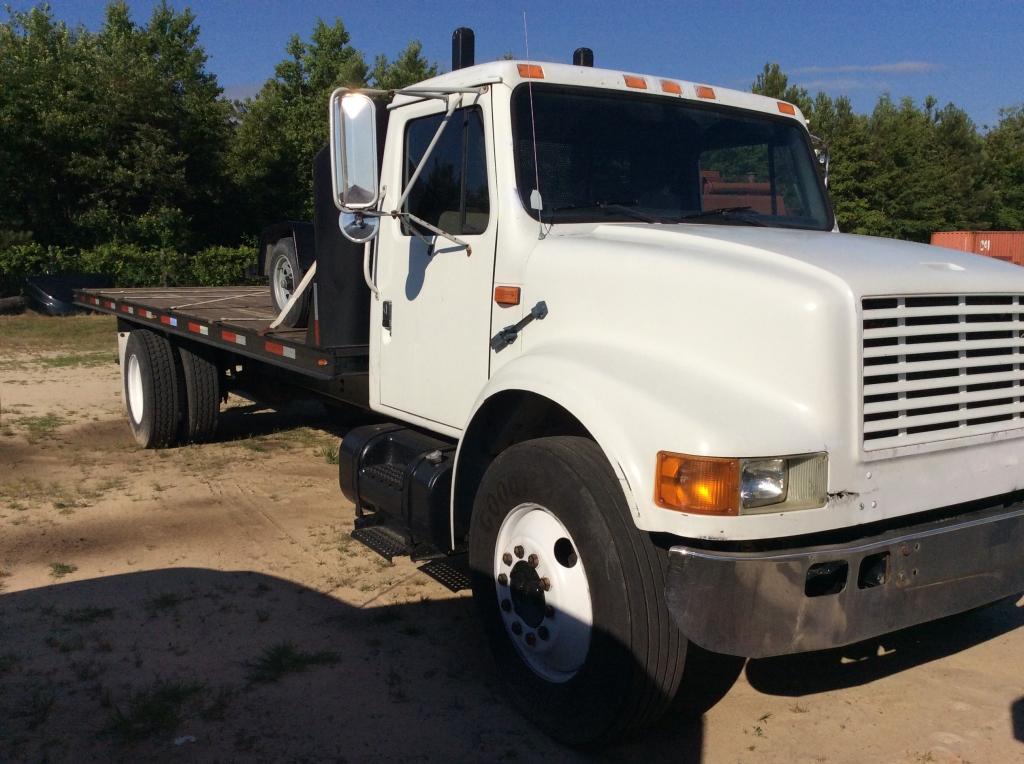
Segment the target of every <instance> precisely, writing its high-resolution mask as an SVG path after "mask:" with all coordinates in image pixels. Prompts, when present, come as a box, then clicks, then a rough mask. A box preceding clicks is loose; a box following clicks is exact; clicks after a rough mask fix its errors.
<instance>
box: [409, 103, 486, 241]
mask: <svg viewBox="0 0 1024 764" xmlns="http://www.w3.org/2000/svg"><path fill="white" fill-rule="evenodd" d="M443 119H444V114H434V115H431V116H429V117H422V118H420V119H413V120H410V121H409V124H408V125H407V126H406V129H405V156H404V170H403V176H404V177H403V182H404V183H408V181H409V178H410V177H412V174H413V173H414V172H415V171H416V166H417V165H418V164H419V163H420V160H421V159H422V158H423V155H424V153H426V150H427V146H429V145H430V141H431V140H432V139H433V137H434V133H436V132H437V128H438V127H439V126H440V124H441V121H442V120H443ZM405 210H406V211H407V212H410V213H412V214H413V215H415V216H416V217H418V218H422V219H423V220H425V221H426V222H428V223H430V224H431V225H434V226H437V227H438V228H440V229H441V230H443V231H447V232H448V233H451V234H456V235H459V234H462V235H473V234H480V233H483V232H484V231H485V230H486V229H487V220H488V218H489V216H490V198H489V196H488V193H487V155H486V152H485V149H484V123H483V116H482V113H481V111H480V109H479V108H477V107H473V108H468V109H458V110H456V111H455V112H454V113H453V114H452V116H451V119H450V120H449V121H448V125H447V127H445V129H444V132H443V133H441V139H440V140H439V141H438V142H437V145H436V146H435V147H434V150H433V152H431V154H430V157H429V158H428V159H427V164H426V166H425V167H424V168H423V171H422V172H421V173H420V176H419V178H418V179H417V180H416V185H415V186H413V188H412V191H411V192H410V193H409V198H408V200H407V201H406V206H405ZM409 225H410V226H415V224H412V223H410V224H409ZM417 230H418V231H419V233H420V234H422V235H424V236H432V235H433V234H432V233H431V232H430V231H427V230H423V229H417ZM412 233H413V232H412V231H411V230H409V228H408V227H406V229H405V234H406V235H408V236H411V235H412Z"/></svg>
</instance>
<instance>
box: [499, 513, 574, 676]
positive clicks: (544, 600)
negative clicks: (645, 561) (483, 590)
mask: <svg viewBox="0 0 1024 764" xmlns="http://www.w3.org/2000/svg"><path fill="white" fill-rule="evenodd" d="M494 586H495V593H496V595H497V597H498V609H499V612H500V613H501V618H502V622H503V623H504V625H505V631H506V633H507V634H508V637H509V639H510V640H511V641H512V644H513V645H514V646H515V648H516V651H517V652H518V653H519V655H520V657H522V659H523V661H524V662H525V663H526V664H527V665H528V666H529V667H530V668H531V669H532V670H533V671H534V672H535V673H536V674H537V675H539V676H540V677H542V678H544V679H546V680H548V681H550V682H567V681H569V680H570V679H572V677H574V676H575V675H576V674H577V672H579V670H580V669H581V668H582V667H583V664H584V663H585V662H586V659H587V653H588V651H589V650H590V634H591V630H592V629H593V620H594V614H593V607H592V604H591V599H590V584H589V583H588V581H587V575H586V571H585V570H584V567H583V560H582V559H580V557H579V553H578V552H577V547H576V542H575V541H573V538H572V536H571V535H570V534H569V531H568V529H566V527H565V525H563V524H562V521H561V520H559V519H558V518H557V517H556V516H555V515H554V514H553V513H552V512H550V511H549V510H547V509H546V508H544V507H542V506H541V505H539V504H533V503H528V504H520V505H519V506H517V507H516V508H515V509H513V510H512V511H511V512H510V513H509V514H508V516H506V517H505V519H504V521H503V522H502V524H501V528H500V529H499V530H498V539H497V544H496V545H495V552H494Z"/></svg>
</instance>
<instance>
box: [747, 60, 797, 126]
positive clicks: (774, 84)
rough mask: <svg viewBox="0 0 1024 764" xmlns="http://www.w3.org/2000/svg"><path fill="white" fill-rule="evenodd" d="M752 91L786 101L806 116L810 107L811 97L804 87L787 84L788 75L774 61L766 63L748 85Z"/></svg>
mask: <svg viewBox="0 0 1024 764" xmlns="http://www.w3.org/2000/svg"><path fill="white" fill-rule="evenodd" d="M750 91H751V92H752V93H757V94H758V95H763V96H768V97H769V98H778V99H779V100H781V101H788V102H789V103H791V104H794V105H795V106H796V107H797V108H799V109H800V111H802V112H803V113H804V115H805V116H806V115H807V114H808V113H809V112H810V109H811V97H810V95H809V94H808V92H807V89H806V88H802V87H799V86H797V85H790V84H789V77H788V76H787V75H786V74H785V73H784V72H783V71H782V67H780V66H779V65H778V64H776V63H767V64H765V65H764V69H763V70H762V71H761V73H760V74H759V75H757V79H755V80H754V84H753V85H752V86H751V87H750Z"/></svg>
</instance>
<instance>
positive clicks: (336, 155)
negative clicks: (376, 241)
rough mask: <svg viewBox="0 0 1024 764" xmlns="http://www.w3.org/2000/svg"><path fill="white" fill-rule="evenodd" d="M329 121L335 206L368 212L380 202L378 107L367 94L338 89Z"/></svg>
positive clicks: (332, 103)
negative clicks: (378, 194)
mask: <svg viewBox="0 0 1024 764" xmlns="http://www.w3.org/2000/svg"><path fill="white" fill-rule="evenodd" d="M330 122H331V181H332V186H333V191H334V204H335V206H336V207H338V208H339V209H349V210H362V209H368V208H370V207H372V206H373V205H374V204H376V202H377V107H376V105H375V104H374V103H373V101H372V100H371V99H370V97H369V96H367V95H364V94H362V93H352V92H350V91H347V90H345V88H338V89H337V90H335V91H334V92H333V93H331V104H330ZM342 230H343V231H344V228H343V229H342Z"/></svg>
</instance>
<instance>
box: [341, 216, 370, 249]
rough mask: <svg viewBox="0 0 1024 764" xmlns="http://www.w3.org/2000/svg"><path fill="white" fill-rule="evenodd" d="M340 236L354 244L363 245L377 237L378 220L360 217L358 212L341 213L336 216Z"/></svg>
mask: <svg viewBox="0 0 1024 764" xmlns="http://www.w3.org/2000/svg"><path fill="white" fill-rule="evenodd" d="M338 228H340V229H341V235H342V236H344V237H345V238H346V239H348V240H349V241H351V242H353V243H354V244H365V243H366V242H368V241H370V240H371V239H373V237H375V236H376V235H377V231H378V230H379V228H380V218H377V217H371V216H370V215H362V214H360V213H358V212H342V213H341V214H339V215H338Z"/></svg>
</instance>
